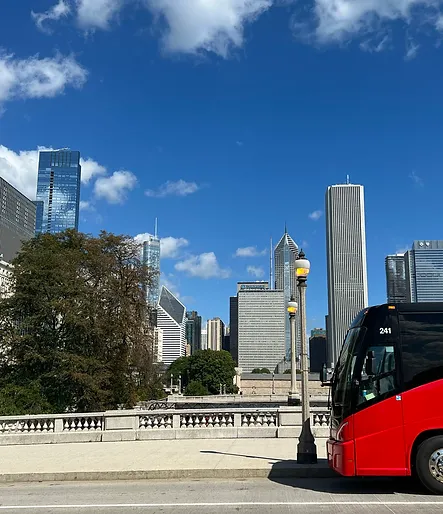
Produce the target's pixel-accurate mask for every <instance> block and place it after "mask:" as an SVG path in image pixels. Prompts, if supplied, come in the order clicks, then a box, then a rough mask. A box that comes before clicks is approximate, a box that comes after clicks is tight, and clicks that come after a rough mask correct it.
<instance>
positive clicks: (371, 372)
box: [365, 350, 377, 377]
mask: <svg viewBox="0 0 443 514" xmlns="http://www.w3.org/2000/svg"><path fill="white" fill-rule="evenodd" d="M365 371H366V375H367V376H368V377H373V376H375V375H376V374H377V369H376V362H375V353H374V352H373V351H372V350H370V351H369V352H368V355H367V356H366V366H365Z"/></svg>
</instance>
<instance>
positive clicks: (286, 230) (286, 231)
mask: <svg viewBox="0 0 443 514" xmlns="http://www.w3.org/2000/svg"><path fill="white" fill-rule="evenodd" d="M287 233H288V227H287V225H286V221H285V234H287Z"/></svg>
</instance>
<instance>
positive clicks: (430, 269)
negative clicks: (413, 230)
mask: <svg viewBox="0 0 443 514" xmlns="http://www.w3.org/2000/svg"><path fill="white" fill-rule="evenodd" d="M405 265H406V273H407V277H408V283H409V287H410V292H411V293H410V297H411V302H443V241H438V240H420V241H414V243H413V244H412V250H409V251H408V252H406V255H405Z"/></svg>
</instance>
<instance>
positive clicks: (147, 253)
mask: <svg viewBox="0 0 443 514" xmlns="http://www.w3.org/2000/svg"><path fill="white" fill-rule="evenodd" d="M141 244H142V263H143V264H144V265H145V266H147V267H148V268H149V269H150V274H151V276H150V279H151V280H150V283H149V285H148V286H147V287H146V300H147V302H148V305H150V306H151V307H156V306H157V304H158V301H159V298H160V239H159V238H158V237H157V236H152V235H149V236H148V237H147V239H145V240H144V241H143V242H142V243H141Z"/></svg>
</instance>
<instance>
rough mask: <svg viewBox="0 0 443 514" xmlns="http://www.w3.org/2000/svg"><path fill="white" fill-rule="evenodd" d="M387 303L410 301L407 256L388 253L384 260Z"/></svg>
mask: <svg viewBox="0 0 443 514" xmlns="http://www.w3.org/2000/svg"><path fill="white" fill-rule="evenodd" d="M385 267H386V293H387V299H388V303H405V302H410V301H411V300H410V296H411V295H410V290H409V282H408V271H407V270H408V266H407V256H406V255H405V254H397V255H388V256H387V257H386V260H385Z"/></svg>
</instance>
